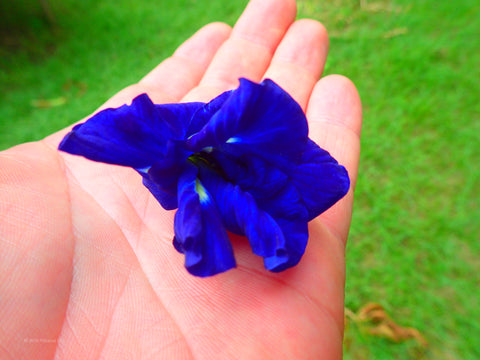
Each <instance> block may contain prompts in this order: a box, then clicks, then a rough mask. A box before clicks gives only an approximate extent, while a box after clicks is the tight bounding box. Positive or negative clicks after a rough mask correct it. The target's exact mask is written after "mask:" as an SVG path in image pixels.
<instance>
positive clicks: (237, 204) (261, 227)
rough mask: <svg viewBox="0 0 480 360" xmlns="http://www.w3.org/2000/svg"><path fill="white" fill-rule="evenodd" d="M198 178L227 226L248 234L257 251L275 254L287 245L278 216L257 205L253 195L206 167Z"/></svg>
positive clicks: (240, 233) (251, 244) (254, 251)
mask: <svg viewBox="0 0 480 360" xmlns="http://www.w3.org/2000/svg"><path fill="white" fill-rule="evenodd" d="M199 178H200V180H201V182H202V184H203V185H204V186H205V188H206V189H207V191H208V193H209V194H210V196H211V198H212V199H213V200H214V202H215V205H216V207H217V209H218V211H219V213H220V216H221V218H222V221H223V223H224V224H225V226H226V228H227V229H228V230H229V231H231V232H233V233H236V234H238V235H245V236H246V237H247V238H248V240H249V242H250V246H251V248H252V251H253V253H254V254H256V255H259V256H263V257H266V256H273V255H274V254H275V251H276V249H278V248H279V247H283V246H284V245H283V244H284V243H285V239H284V236H283V233H282V231H281V229H280V228H279V227H278V225H277V223H276V222H275V219H273V218H272V217H271V216H270V215H269V214H268V213H267V212H265V211H263V210H261V209H260V208H258V206H257V204H256V202H255V199H254V198H253V196H252V195H250V194H249V193H248V192H245V191H242V190H241V189H240V187H239V186H238V185H233V184H231V183H229V182H227V181H225V180H224V179H223V178H222V177H221V176H220V175H219V174H217V173H216V172H215V171H213V170H211V169H210V168H208V167H206V166H201V167H200V176H199Z"/></svg>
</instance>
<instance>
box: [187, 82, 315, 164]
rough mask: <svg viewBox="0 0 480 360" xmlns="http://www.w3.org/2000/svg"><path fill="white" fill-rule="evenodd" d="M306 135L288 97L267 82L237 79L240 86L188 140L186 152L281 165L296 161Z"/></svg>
mask: <svg viewBox="0 0 480 360" xmlns="http://www.w3.org/2000/svg"><path fill="white" fill-rule="evenodd" d="M307 134H308V126H307V121H306V118H305V114H304V113H303V111H302V108H301V107H300V105H298V103H297V102H296V101H295V100H294V99H293V98H292V97H291V96H290V95H288V93H286V92H285V91H284V90H282V89H281V88H280V87H279V86H278V85H276V84H275V83H274V82H273V81H271V80H268V79H267V80H264V81H263V82H262V83H260V84H256V83H254V82H251V81H249V80H246V79H240V86H239V87H238V89H236V90H234V91H233V92H232V93H231V94H230V96H228V98H227V99H226V100H225V102H224V103H223V106H222V107H221V108H220V109H219V111H217V112H216V113H215V114H214V115H213V116H212V118H211V119H210V121H208V122H207V123H206V125H205V126H204V127H203V128H202V129H201V130H200V131H199V132H198V133H197V134H194V135H193V136H191V137H190V138H189V139H188V141H187V148H189V149H190V150H192V151H200V150H202V149H204V148H207V147H215V148H217V149H219V150H221V151H224V152H227V153H231V154H234V155H236V156H241V155H242V154H256V155H257V156H260V157H262V158H265V159H267V160H269V161H271V162H272V163H279V164H281V163H283V162H284V161H285V160H287V159H288V160H289V161H292V160H293V161H295V162H296V161H297V160H298V159H299V156H300V152H301V149H303V147H304V146H305V145H306V141H307ZM289 165H290V163H287V164H285V165H284V166H286V167H288V166H289Z"/></svg>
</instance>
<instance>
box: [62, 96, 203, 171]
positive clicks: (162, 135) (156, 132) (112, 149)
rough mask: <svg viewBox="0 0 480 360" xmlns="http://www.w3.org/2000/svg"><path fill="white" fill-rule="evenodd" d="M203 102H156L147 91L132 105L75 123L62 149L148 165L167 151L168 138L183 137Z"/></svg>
mask: <svg viewBox="0 0 480 360" xmlns="http://www.w3.org/2000/svg"><path fill="white" fill-rule="evenodd" d="M202 106H203V104H202V103H190V104H169V105H154V104H153V103H152V101H151V100H150V99H149V97H148V96H147V95H146V94H142V95H139V96H138V97H136V98H135V99H134V100H133V101H132V104H131V105H123V106H121V107H119V108H117V109H105V110H103V111H101V112H99V113H97V114H96V115H94V116H93V117H91V118H90V119H89V120H87V121H86V122H85V123H83V124H80V125H77V126H75V127H74V128H73V129H72V131H71V132H70V133H69V134H67V136H66V137H65V138H64V139H63V140H62V142H61V143H60V145H59V149H60V150H63V151H66V152H68V153H71V154H75V155H82V156H84V157H86V158H88V159H90V160H94V161H100V162H104V163H109V164H116V165H124V166H130V167H133V168H140V169H141V168H145V167H149V166H151V165H152V164H153V163H155V162H156V161H157V160H158V159H159V158H160V157H162V156H163V155H164V154H165V151H166V146H167V141H168V140H170V139H176V138H183V137H184V136H185V132H186V129H187V127H188V126H189V123H190V119H191V117H192V115H193V113H194V112H195V111H196V110H198V109H199V108H200V107H202Z"/></svg>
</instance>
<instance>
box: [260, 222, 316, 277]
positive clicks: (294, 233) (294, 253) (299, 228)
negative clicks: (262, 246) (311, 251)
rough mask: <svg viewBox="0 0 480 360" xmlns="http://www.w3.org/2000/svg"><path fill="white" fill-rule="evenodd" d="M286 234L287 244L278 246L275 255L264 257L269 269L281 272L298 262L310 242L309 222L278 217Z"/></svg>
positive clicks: (266, 266)
mask: <svg viewBox="0 0 480 360" xmlns="http://www.w3.org/2000/svg"><path fill="white" fill-rule="evenodd" d="M277 223H278V224H279V226H280V228H281V229H282V231H283V234H284V236H285V239H286V241H285V246H284V247H281V248H278V249H277V251H276V253H275V255H273V256H270V257H267V258H265V259H264V261H263V263H264V265H265V268H266V269H267V270H270V271H273V272H279V271H283V270H286V269H288V268H290V267H292V266H295V265H297V264H298V262H299V261H300V259H301V258H302V256H303V253H304V252H305V248H306V246H307V242H308V225H307V222H301V221H300V222H296V221H287V220H282V219H277Z"/></svg>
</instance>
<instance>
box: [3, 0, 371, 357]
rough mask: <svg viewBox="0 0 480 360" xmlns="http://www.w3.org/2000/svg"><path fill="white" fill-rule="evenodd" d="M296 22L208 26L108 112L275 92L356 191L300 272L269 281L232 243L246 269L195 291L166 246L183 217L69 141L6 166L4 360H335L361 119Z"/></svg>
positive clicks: (317, 38) (20, 149)
mask: <svg viewBox="0 0 480 360" xmlns="http://www.w3.org/2000/svg"><path fill="white" fill-rule="evenodd" d="M294 18H295V3H294V1H292V0H252V1H251V2H250V4H249V5H248V7H247V9H246V10H245V13H244V14H243V15H242V17H241V18H240V19H239V21H238V23H237V24H236V26H235V27H234V29H233V30H231V29H230V28H229V27H228V26H226V25H224V24H220V23H215V24H210V25H207V26H206V27H204V28H202V29H201V30H200V31H199V32H197V33H196V34H195V35H194V36H193V37H192V38H191V39H189V40H188V41H187V42H185V43H184V44H183V45H182V46H181V47H180V48H179V49H178V50H177V51H176V52H175V54H174V55H173V56H172V57H171V58H169V59H167V60H165V61H164V62H163V63H161V64H160V65H159V66H158V67H157V68H155V69H154V70H153V71H152V72H151V73H150V74H148V75H147V76H146V77H145V78H144V79H142V80H141V81H140V82H139V83H138V84H135V85H132V86H131V87H128V88H126V89H124V90H122V91H121V92H120V93H118V94H117V95H115V96H114V97H113V98H112V99H110V100H109V101H108V102H107V103H106V104H105V105H104V106H103V107H102V108H105V107H113V106H115V107H116V106H119V105H122V104H123V103H126V102H130V100H131V99H132V98H134V97H135V96H136V95H138V94H140V93H143V92H147V93H148V94H149V96H150V97H151V98H152V99H153V100H154V101H155V102H156V103H168V102H178V101H208V100H210V99H212V98H213V97H215V96H217V95H218V94H220V93H221V92H223V91H225V90H228V89H233V88H235V87H237V85H238V78H239V77H246V78H248V79H251V80H254V81H260V80H261V79H262V78H271V79H272V80H274V81H275V82H276V83H278V84H279V85H280V86H281V87H282V88H284V89H285V90H286V91H288V92H289V93H290V94H291V95H292V96H293V97H294V98H295V99H296V100H297V101H298V102H299V104H300V105H301V106H302V107H303V108H304V109H305V111H306V114H307V118H308V120H309V127H310V135H309V136H310V138H312V139H313V140H315V141H316V142H317V143H318V144H319V145H320V146H321V147H322V148H324V149H326V150H328V151H329V152H330V153H331V154H332V155H333V156H334V157H335V158H336V159H337V160H338V161H339V163H340V164H342V165H344V166H345V167H346V168H347V169H348V171H349V175H350V178H351V181H352V188H351V190H350V192H349V194H348V195H347V196H346V197H345V198H344V199H342V200H341V201H340V202H338V203H337V204H336V205H335V206H334V207H333V208H331V209H330V210H328V211H327V212H325V213H324V214H322V215H321V216H320V217H319V218H317V219H315V220H313V221H312V222H310V223H309V232H310V241H309V243H308V246H307V249H306V252H305V255H304V256H303V258H302V260H301V262H300V263H299V264H298V265H297V266H295V267H294V268H291V269H289V270H287V271H284V272H281V273H270V272H267V271H265V270H264V269H263V265H262V259H261V258H260V257H256V256H254V255H252V254H251V250H250V247H249V245H248V243H247V242H246V241H244V239H242V238H239V237H234V236H232V237H231V238H232V242H233V245H234V249H235V257H236V260H237V266H238V267H237V269H234V270H231V271H228V272H226V273H222V274H219V275H216V276H214V277H210V278H203V279H202V278H196V277H193V276H191V275H190V274H188V273H187V272H186V271H185V269H184V267H183V261H184V259H183V256H182V255H181V254H178V253H177V252H176V251H175V250H174V249H173V247H172V244H171V241H172V237H173V215H174V212H167V211H165V210H163V209H162V208H161V206H160V205H159V204H158V203H157V202H156V201H155V200H154V198H153V197H152V196H151V195H150V193H149V192H148V190H147V189H146V188H144V187H143V185H142V184H141V180H140V179H139V176H138V174H137V173H136V172H135V171H133V170H131V169H128V168H122V167H117V166H109V165H104V164H100V163H93V162H90V161H87V160H85V159H83V158H79V157H74V156H70V155H68V154H64V153H61V152H58V151H57V150H56V149H57V146H58V143H59V142H60V140H61V139H62V138H63V136H64V135H65V134H66V132H67V131H68V130H64V131H62V132H59V133H57V134H54V135H52V136H50V137H48V138H47V139H45V140H43V141H41V142H37V143H31V144H24V145H20V146H17V147H15V148H12V149H10V150H7V151H4V152H2V153H0V309H1V310H0V324H1V326H0V358H14V359H22V358H25V359H32V358H36V359H51V358H54V357H55V358H57V359H63V358H65V359H76V358H78V359H89V358H100V357H102V358H112V359H123V358H125V359H131V358H162V359H184V358H185V359H189V358H199V359H203V358H206V359H216V358H218V359H236V358H238V359H257V358H258V359H269V358H272V359H317V358H321V359H338V358H341V353H342V334H343V296H344V248H345V241H346V238H347V234H348V229H349V225H350V217H351V211H352V201H353V190H352V189H353V188H354V185H355V179H356V174H357V167H358V157H359V134H360V127H361V106H360V100H359V98H358V95H357V92H356V90H355V88H354V86H353V85H352V83H351V82H350V81H348V80H347V79H345V78H343V77H340V76H328V77H325V78H322V79H321V80H320V81H318V82H317V80H318V78H319V77H320V75H321V72H322V68H323V65H324V63H325V59H326V54H327V48H328V40H327V36H326V32H325V30H324V28H323V27H322V26H321V25H320V24H319V23H317V22H315V21H312V20H299V21H296V22H294Z"/></svg>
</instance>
